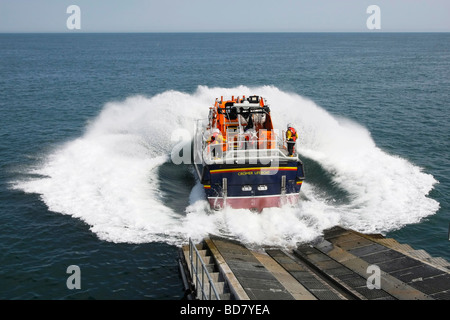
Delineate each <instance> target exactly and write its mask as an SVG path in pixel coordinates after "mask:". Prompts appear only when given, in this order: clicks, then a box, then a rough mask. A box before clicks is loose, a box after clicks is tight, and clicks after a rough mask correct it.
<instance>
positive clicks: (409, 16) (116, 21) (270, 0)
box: [0, 0, 450, 33]
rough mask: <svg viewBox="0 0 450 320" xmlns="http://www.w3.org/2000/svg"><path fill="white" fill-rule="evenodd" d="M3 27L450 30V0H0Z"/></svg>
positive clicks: (5, 29)
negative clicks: (375, 26)
mask: <svg viewBox="0 0 450 320" xmlns="http://www.w3.org/2000/svg"><path fill="white" fill-rule="evenodd" d="M71 5H76V6H78V7H79V15H77V16H73V14H74V13H75V12H74V11H70V12H69V13H67V8H68V7H69V6H71ZM370 5H377V6H378V8H379V9H380V11H379V16H378V17H372V15H373V14H374V12H373V11H371V12H370V13H367V8H368V7H369V6H370ZM375 18H376V19H378V20H377V21H379V27H380V28H379V29H369V28H368V26H367V20H368V19H375ZM74 19H77V20H76V21H77V22H79V24H78V26H79V28H74V27H72V28H69V27H68V23H67V22H68V20H69V22H70V23H72V25H74V21H75V20H74ZM371 21H372V22H374V20H371ZM0 32H1V33H5V32H450V0H369V1H366V0H339V1H338V0H221V1H219V0H159V1H157V0H114V1H112V0H0Z"/></svg>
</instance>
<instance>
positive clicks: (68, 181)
mask: <svg viewBox="0 0 450 320" xmlns="http://www.w3.org/2000/svg"><path fill="white" fill-rule="evenodd" d="M0 75H1V77H0V115H1V117H0V122H1V126H0V136H1V140H0V167H1V171H0V197H1V202H0V225H1V230H2V232H1V233H0V252H1V254H0V266H1V268H0V298H1V299H8V300H9V299H19V300H32V299H37V300H49V299H50V300H53V299H64V300H65V299H76V300H81V299H97V300H103V299H105V300H106V299H115V300H129V299H132V300H141V299H148V300H180V299H182V298H183V294H184V292H183V285H182V281H181V278H180V276H179V272H178V267H177V258H178V249H179V248H180V246H182V245H183V244H186V243H187V241H188V239H189V238H192V239H193V240H194V241H199V240H201V239H202V238H203V237H205V236H207V235H208V234H215V235H220V236H224V237H228V238H232V239H238V240H239V241H241V242H242V243H244V244H245V245H247V246H248V247H251V248H255V249H257V248H259V247H263V246H271V247H281V248H285V249H289V248H293V247H295V245H296V244H298V243H303V242H307V241H313V240H314V239H316V238H317V237H320V236H321V234H322V231H323V230H324V229H326V228H329V227H332V226H334V225H342V226H344V227H347V228H352V229H355V230H357V231H360V232H366V233H382V234H383V235H385V236H387V237H392V238H394V239H396V240H397V241H399V242H402V243H408V244H410V245H411V246H412V247H414V248H415V249H424V250H426V251H427V252H428V253H430V254H431V255H433V256H439V257H443V258H445V259H447V260H450V250H449V244H450V242H449V235H448V230H449V222H450V213H449V211H450V210H449V209H450V204H449V200H448V199H449V198H448V195H449V194H450V181H449V177H450V169H449V168H450V157H449V152H450V129H449V128H450V127H449V120H450V116H449V113H448V109H447V108H448V107H449V102H450V34H449V33H369V32H368V33H173V34H171V33H155V34H153V33H148V34H147V33H142V34H140V33H135V34H88V33H65V34H0ZM253 94H256V95H261V96H263V97H265V98H266V99H267V101H268V103H269V106H270V108H271V112H272V116H273V120H274V125H275V127H278V128H280V129H284V127H285V126H286V124H287V123H288V122H290V123H293V124H294V125H295V126H296V129H297V131H298V132H299V142H298V145H297V150H298V152H299V153H300V157H301V158H302V160H303V162H304V164H305V172H306V180H305V182H304V184H303V187H302V191H301V201H300V203H299V205H298V206H295V207H285V208H271V209H265V210H263V212H261V213H255V212H250V211H246V210H231V209H225V210H222V211H211V210H209V208H208V206H207V204H206V201H205V199H204V195H203V191H202V188H201V185H200V184H199V182H198V181H196V178H195V176H194V173H193V170H192V166H191V165H189V164H188V163H186V164H180V165H176V164H174V163H172V160H171V159H172V157H171V154H172V151H173V150H174V147H175V146H177V145H180V144H183V143H185V142H186V141H189V138H190V133H191V132H192V130H193V124H194V122H195V120H197V119H202V118H206V117H207V115H208V111H209V107H210V106H212V104H213V103H214V100H215V99H216V98H220V97H221V96H224V97H229V96H232V95H234V96H242V95H246V96H248V95H253ZM73 265H75V266H78V267H79V270H80V273H79V274H78V275H79V278H78V280H79V284H80V288H79V289H77V288H69V287H70V286H68V282H69V281H70V277H71V275H72V274H71V272H70V271H69V270H70V269H68V268H69V266H73Z"/></svg>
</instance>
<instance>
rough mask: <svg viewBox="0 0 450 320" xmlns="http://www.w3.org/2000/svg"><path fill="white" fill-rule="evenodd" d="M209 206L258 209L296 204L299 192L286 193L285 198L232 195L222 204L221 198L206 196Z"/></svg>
mask: <svg viewBox="0 0 450 320" xmlns="http://www.w3.org/2000/svg"><path fill="white" fill-rule="evenodd" d="M208 201H209V204H210V206H211V208H216V209H222V208H224V207H231V208H233V209H258V210H259V211H261V210H262V209H264V208H273V207H281V206H282V205H283V204H296V203H297V202H298V201H299V194H298V193H295V194H288V195H286V197H285V200H283V199H282V197H281V196H265V197H234V198H227V199H226V202H225V204H224V201H223V198H208Z"/></svg>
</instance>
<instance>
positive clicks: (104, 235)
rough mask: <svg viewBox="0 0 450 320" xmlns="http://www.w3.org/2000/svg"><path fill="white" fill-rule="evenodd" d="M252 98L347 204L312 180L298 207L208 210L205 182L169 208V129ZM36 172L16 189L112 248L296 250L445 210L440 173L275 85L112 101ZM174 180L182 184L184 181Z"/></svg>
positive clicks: (187, 127)
mask: <svg viewBox="0 0 450 320" xmlns="http://www.w3.org/2000/svg"><path fill="white" fill-rule="evenodd" d="M253 94H258V95H262V96H264V97H265V98H267V100H268V102H269V104H270V106H271V110H272V116H273V120H274V123H275V126H278V127H279V128H283V127H284V125H285V124H286V123H287V122H292V123H294V124H295V125H296V127H297V129H298V131H299V132H300V138H299V151H300V152H301V154H302V155H303V156H305V157H308V158H309V159H312V160H313V161H315V162H317V163H318V164H320V166H322V167H323V169H324V170H325V172H327V174H329V175H330V176H331V179H332V183H333V184H336V185H338V186H339V188H341V189H343V190H345V191H346V192H347V194H348V195H349V201H347V202H345V203H341V202H339V201H338V202H333V201H330V199H329V197H327V196H326V195H324V194H323V192H319V191H318V190H317V188H316V186H315V185H314V184H313V183H309V182H308V180H306V182H305V183H304V184H303V187H302V201H301V202H300V204H299V205H298V206H297V207H285V208H270V209H265V210H263V212H262V213H259V214H258V213H254V212H250V211H247V210H233V209H225V210H222V211H211V210H210V209H209V208H208V205H207V202H206V201H205V199H204V195H203V189H202V186H201V185H200V184H199V183H197V184H196V185H195V187H194V188H193V189H192V191H191V193H190V194H189V195H186V197H189V203H190V205H189V206H188V207H187V208H183V209H182V210H179V211H178V210H174V209H171V208H170V207H169V206H167V205H166V203H165V201H164V197H163V195H162V193H161V188H160V187H161V186H160V183H161V179H162V180H164V177H159V173H158V171H159V170H158V169H159V167H160V166H161V165H162V164H163V163H165V162H167V161H170V153H171V150H172V149H173V148H174V145H175V142H173V141H171V139H170V130H173V129H185V130H188V131H189V132H192V129H193V123H194V120H195V119H199V118H206V117H207V113H208V110H209V107H210V106H211V105H212V102H213V101H214V99H215V98H217V97H220V96H222V95H223V96H232V95H235V96H237V95H247V96H248V95H253ZM306 169H307V168H306ZM186 170H188V169H186ZM31 173H33V174H38V175H39V178H33V179H30V180H26V181H17V182H15V183H14V187H15V188H17V189H21V190H24V191H25V192H28V193H38V194H39V195H40V196H41V198H42V201H43V202H44V203H45V204H46V205H47V206H48V208H49V210H52V211H56V212H60V213H62V214H67V215H70V216H73V217H75V218H79V219H82V220H83V221H85V222H86V223H87V224H88V225H89V226H90V228H91V230H92V232H94V233H95V234H96V235H97V236H98V237H99V238H101V239H104V240H107V241H112V242H133V243H140V242H154V241H162V242H166V243H170V244H175V245H179V244H181V243H183V242H185V241H186V240H187V239H188V238H189V237H191V238H193V239H194V240H200V239H201V238H202V237H204V236H206V235H208V234H218V235H223V236H228V237H232V238H236V239H239V240H240V241H242V242H244V243H246V244H249V245H276V246H293V245H295V244H296V243H297V242H304V241H309V240H312V239H314V238H315V237H317V236H320V235H321V233H322V231H323V230H324V229H325V228H329V227H331V226H334V225H338V224H340V225H344V226H346V227H350V228H354V229H356V230H359V231H361V232H383V231H388V230H392V229H396V228H400V227H402V226H403V225H405V224H409V223H415V222H418V221H420V220H421V219H422V218H423V217H425V216H428V215H431V214H433V213H435V212H436V211H437V210H438V209H439V203H437V202H436V201H435V200H433V199H431V198H429V197H427V195H428V193H429V192H430V191H431V190H432V188H433V185H434V184H435V183H436V182H437V181H436V180H435V179H434V178H433V176H431V175H429V174H426V173H424V172H422V170H421V168H419V167H417V166H415V165H414V164H412V163H410V162H408V161H407V160H405V159H402V158H400V157H398V156H395V155H390V154H388V153H386V152H384V151H383V150H381V149H380V148H378V147H377V146H376V144H375V143H374V141H373V139H372V138H371V136H370V132H368V130H367V129H365V128H364V127H362V126H360V125H358V124H356V123H354V122H351V121H349V120H346V119H340V118H337V117H334V116H332V115H330V114H329V113H327V112H326V111H325V110H324V109H322V108H320V107H319V106H317V105H316V104H315V103H314V102H312V101H310V100H307V99H304V98H303V97H301V96H299V95H296V94H292V93H287V92H283V91H280V90H279V89H277V88H275V87H269V86H267V87H266V86H265V87H259V88H248V87H244V86H240V87H236V88H208V87H199V88H198V89H197V91H196V92H195V93H193V94H186V93H182V92H176V91H167V92H164V93H162V94H159V95H156V96H154V97H151V98H146V97H142V96H136V97H131V98H128V99H126V100H125V101H120V102H112V103H108V104H106V105H105V106H104V108H103V110H102V112H101V113H100V115H99V116H98V117H97V118H96V119H94V120H93V121H92V123H91V125H89V126H88V128H86V131H85V133H84V135H83V136H81V137H79V138H78V139H75V140H73V141H70V142H68V143H66V144H64V145H61V146H59V147H57V148H56V149H55V151H54V152H52V153H51V154H49V155H48V156H47V157H46V158H45V159H44V161H43V164H42V165H40V166H39V167H38V168H36V169H34V170H32V172H31ZM171 183H172V184H173V188H176V187H177V181H171Z"/></svg>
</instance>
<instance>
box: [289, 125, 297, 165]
mask: <svg viewBox="0 0 450 320" xmlns="http://www.w3.org/2000/svg"><path fill="white" fill-rule="evenodd" d="M297 138H298V134H297V131H295V129H294V127H293V126H292V124H291V123H289V124H288V126H287V130H286V142H287V148H288V153H289V156H290V157H293V156H294V147H295V142H296V141H297Z"/></svg>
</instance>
